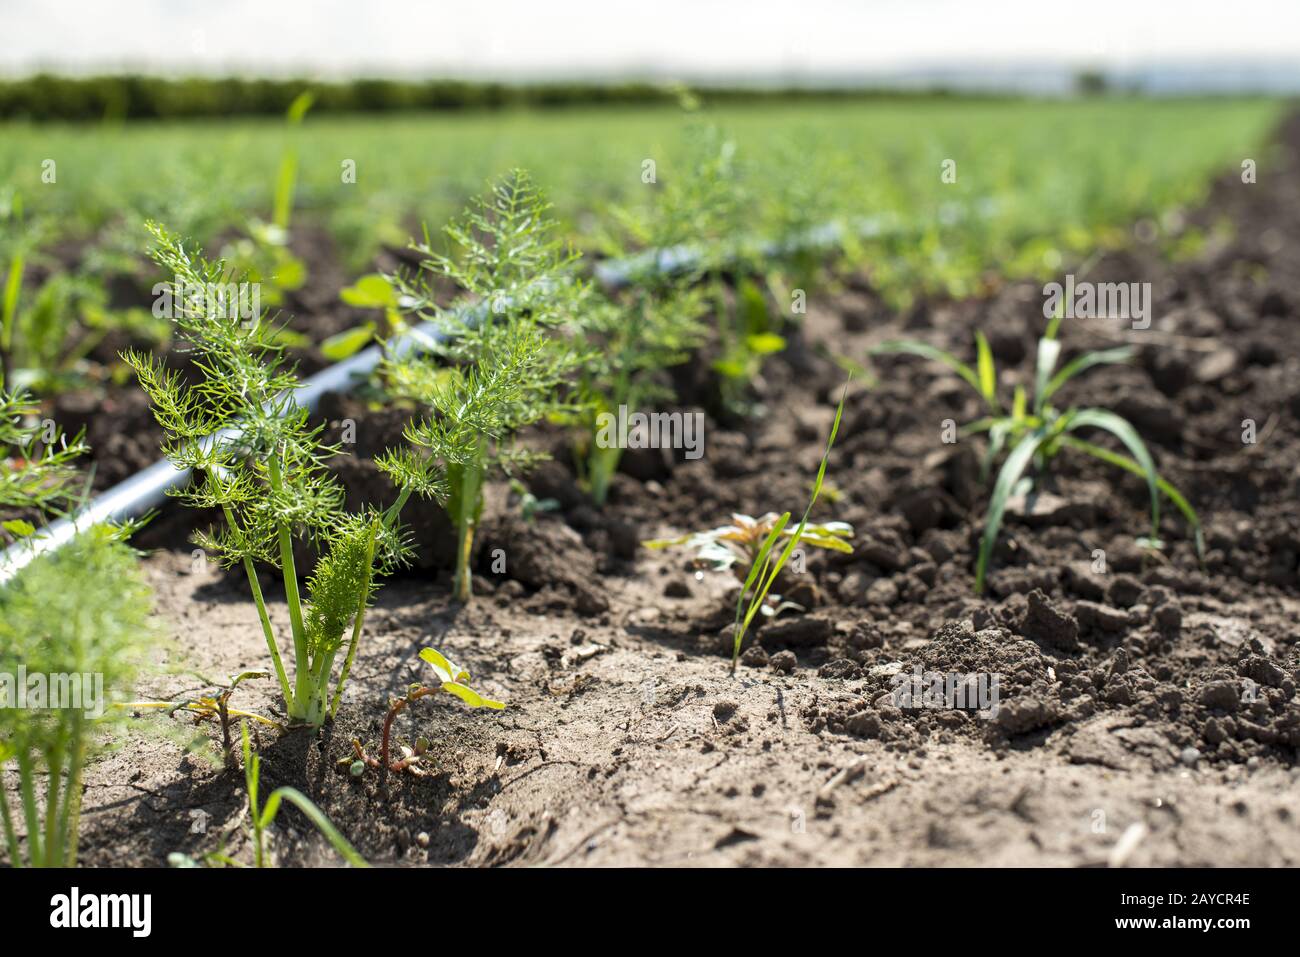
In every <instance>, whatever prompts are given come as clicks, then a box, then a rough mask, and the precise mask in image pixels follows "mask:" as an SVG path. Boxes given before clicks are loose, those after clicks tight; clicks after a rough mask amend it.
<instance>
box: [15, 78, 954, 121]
mask: <svg viewBox="0 0 1300 957" xmlns="http://www.w3.org/2000/svg"><path fill="white" fill-rule="evenodd" d="M304 90H310V91H311V92H312V93H313V94H314V95H315V105H314V106H313V107H312V112H313V113H386V112H399V111H414V110H496V109H511V108H533V109H548V108H556V107H565V106H581V105H602V104H605V105H613V104H654V103H663V104H670V103H676V102H678V101H679V99H680V98H681V97H682V96H683V95H688V94H684V93H683V91H682V89H681V88H680V87H673V86H668V85H657V84H653V83H643V82H625V83H608V84H602V83H553V82H552V83H528V84H505V83H478V82H470V81H463V80H423V81H409V80H386V79H369V80H366V79H358V80H351V81H347V82H341V83H333V82H317V81H313V80H257V79H237V78H228V79H219V78H207V77H193V78H189V79H165V78H162V77H153V76H99V77H61V76H53V75H50V74H40V75H37V76H32V77H27V78H25V79H21V80H6V81H0V119H19V118H21V119H30V120H36V121H46V120H105V119H106V120H148V119H173V118H183V117H206V116H235V115H245V116H272V115H276V114H281V113H283V112H284V111H285V110H286V109H287V108H288V106H289V104H290V103H292V102H293V100H294V98H295V97H296V96H298V94H299V93H301V92H303V91H304ZM695 92H696V93H698V94H700V95H701V96H702V97H703V98H704V99H705V100H706V101H708V102H710V103H719V102H733V103H734V102H742V101H748V100H770V99H818V100H825V99H847V98H857V97H865V96H873V97H878V98H895V97H898V98H901V97H916V96H943V95H951V94H950V91H946V90H941V89H935V90H926V91H924V92H919V91H917V92H900V91H889V90H876V91H870V90H862V89H810V88H790V89H766V88H765V89H755V88H745V87H721V86H720V87H703V88H697V89H696V90H695Z"/></svg>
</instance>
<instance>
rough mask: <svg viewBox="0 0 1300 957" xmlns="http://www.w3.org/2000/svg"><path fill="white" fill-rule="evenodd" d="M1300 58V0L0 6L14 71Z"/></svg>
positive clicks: (687, 68) (756, 71)
mask: <svg viewBox="0 0 1300 957" xmlns="http://www.w3.org/2000/svg"><path fill="white" fill-rule="evenodd" d="M1206 59H1215V60H1236V61H1245V62H1258V61H1260V60H1285V61H1290V62H1291V63H1297V62H1300V0H1247V2H1244V3H1237V4H1225V3H1224V2H1223V0H1087V2H1070V3H1066V2H1061V0H859V2H851V0H745V2H740V0H726V2H724V0H462V2H458V3H449V2H445V0H425V2H419V0H316V2H312V0H0V72H4V73H10V74H13V73H26V72H29V71H31V70H33V69H37V68H50V69H58V70H65V71H87V70H96V69H100V70H103V69H107V70H119V69H131V70H141V71H154V70H162V71H167V72H181V73H196V72H204V73H229V72H240V73H258V74H270V75H275V74H285V73H303V72H306V73H312V74H321V75H348V74H355V73H369V74H377V73H384V74H410V75H416V76H446V75H467V74H472V75H477V76H485V75H486V76H493V75H496V76H510V75H521V74H522V75H538V74H547V73H550V74H559V75H578V74H583V73H599V74H611V73H614V74H657V75H663V74H679V75H685V76H701V75H707V74H714V75H718V76H738V75H744V76H751V77H761V76H789V75H792V74H804V75H809V76H815V75H818V74H822V75H828V74H829V75H834V74H841V75H842V74H846V73H848V74H870V73H880V72H887V71H891V70H900V69H906V68H909V67H912V68H915V67H936V66H945V65H950V66H969V65H972V64H991V65H995V66H1001V67H1003V68H1005V67H1007V66H1009V65H1013V64H1015V63H1034V64H1039V65H1044V64H1046V65H1059V66H1070V67H1075V66H1083V65H1087V66H1102V67H1110V68H1118V69H1142V68H1144V67H1148V66H1150V65H1151V64H1152V63H1153V62H1156V61H1166V62H1167V61H1188V60H1198V61H1203V60H1206Z"/></svg>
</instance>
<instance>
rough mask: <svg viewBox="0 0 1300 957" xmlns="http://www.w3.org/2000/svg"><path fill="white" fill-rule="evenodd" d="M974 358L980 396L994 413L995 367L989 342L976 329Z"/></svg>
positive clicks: (996, 387) (996, 402) (995, 392)
mask: <svg viewBox="0 0 1300 957" xmlns="http://www.w3.org/2000/svg"><path fill="white" fill-rule="evenodd" d="M975 356H976V371H977V373H978V375H979V390H980V395H981V396H983V398H984V404H985V405H987V406H988V407H989V408H990V409H992V410H993V411H994V412H996V411H997V410H998V374H997V367H996V366H995V365H994V364H993V350H992V349H990V348H989V341H988V339H987V338H985V336H984V333H983V332H981V331H979V330H978V329H976V330H975Z"/></svg>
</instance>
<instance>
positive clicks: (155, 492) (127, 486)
mask: <svg viewBox="0 0 1300 957" xmlns="http://www.w3.org/2000/svg"><path fill="white" fill-rule="evenodd" d="M991 209H992V207H991V205H989V204H988V203H983V204H980V205H978V206H977V207H976V208H975V213H976V215H977V216H985V215H987V214H988V213H989V212H990V211H991ZM965 212H966V209H965V208H964V207H958V206H955V205H954V206H948V207H943V208H941V209H940V211H939V220H940V221H941V222H945V223H949V222H955V221H956V219H957V218H959V217H960V216H961V215H963V214H964V213H965ZM903 227H904V224H903V223H902V222H901V220H899V218H898V217H896V216H873V217H868V218H864V219H859V220H855V221H853V222H851V223H849V224H848V226H847V227H846V226H843V225H841V224H840V223H828V224H826V225H824V226H819V227H817V228H815V229H812V230H809V231H808V232H807V233H805V234H804V235H803V236H799V237H796V238H794V239H792V240H787V241H785V242H782V243H777V242H767V243H763V244H760V245H759V246H758V247H757V249H758V251H759V253H760V254H762V255H765V256H775V255H779V254H782V253H788V252H791V251H794V250H799V249H821V248H829V247H831V246H834V245H835V244H836V243H838V242H839V241H840V240H841V238H842V237H843V236H844V235H845V234H846V233H848V234H855V233H856V234H857V235H858V236H862V237H865V238H868V239H870V238H875V237H880V236H885V235H888V234H889V233H891V232H898V231H901V230H902V229H903ZM704 260H705V253H704V251H703V250H702V249H699V248H696V247H691V246H675V247H672V248H670V249H661V250H658V251H657V252H655V251H652V252H648V253H642V254H640V255H638V256H632V257H630V258H628V259H616V260H605V261H603V262H599V263H597V264H596V267H595V275H596V279H597V280H598V281H599V282H600V283H601V284H602V285H604V286H606V287H607V288H611V289H617V288H620V287H623V286H626V285H628V284H629V283H632V282H635V281H637V280H638V279H639V278H641V277H643V276H645V275H647V274H653V273H672V272H678V271H681V270H684V269H688V268H691V267H693V266H697V265H700V264H702V263H703V262H704ZM446 335H447V333H446V331H445V329H444V328H441V327H440V326H439V325H438V324H437V323H433V322H425V323H422V324H421V325H419V326H416V327H414V328H412V329H411V330H410V331H408V332H407V333H406V334H404V335H403V336H401V337H400V338H398V339H397V340H395V341H394V342H392V343H390V344H389V345H388V349H389V350H391V351H394V352H396V353H399V354H400V353H404V352H407V351H409V350H412V349H419V350H423V349H425V348H427V347H428V346H429V345H432V344H436V343H438V342H442V341H443V340H445V338H446ZM383 356H384V347H381V346H377V345H376V346H370V347H369V348H367V349H364V350H362V351H361V352H358V353H357V354H356V355H354V356H352V357H350V358H347V359H344V360H343V361H342V362H338V363H335V364H334V365H332V366H330V367H329V368H327V369H322V370H321V371H320V372H318V373H316V374H315V375H313V376H311V377H309V378H308V379H307V380H306V381H304V382H303V384H302V387H301V388H299V389H297V390H296V391H295V392H294V393H293V398H294V401H295V403H296V404H297V405H298V406H299V407H301V408H305V409H308V410H309V411H310V410H314V409H315V408H316V406H317V404H319V402H320V400H321V398H322V397H323V396H324V395H326V394H327V393H330V392H348V391H351V390H352V389H353V388H354V387H355V386H356V385H358V384H359V383H361V382H363V381H365V380H366V379H368V378H369V377H370V374H371V373H372V372H374V370H375V369H376V368H378V366H379V363H380V361H381V360H382V359H383ZM238 435H239V431H238V430H237V429H225V430H223V431H221V432H218V433H215V434H214V435H211V436H209V437H208V438H207V439H205V440H204V442H205V444H206V445H207V446H209V447H210V446H211V445H212V444H214V443H216V442H222V441H228V440H230V439H234V438H237V437H238ZM190 477H191V474H190V470H189V469H181V468H177V467H176V466H175V465H173V464H172V463H171V462H170V461H168V460H166V459H164V460H162V461H161V462H155V463H154V464H153V465H151V466H149V467H148V468H147V469H145V470H144V471H142V472H137V473H136V474H135V475H133V476H131V477H130V478H129V479H127V480H126V481H125V482H120V483H118V484H117V485H114V486H113V487H112V488H110V489H109V490H108V491H107V492H104V493H103V494H102V495H100V496H98V497H97V498H96V499H95V500H94V501H92V502H90V504H88V505H86V506H85V507H84V508H82V509H80V510H78V511H77V512H76V513H75V514H74V515H72V516H70V517H68V518H61V519H58V520H56V521H54V522H51V523H50V524H49V525H48V526H46V527H45V528H43V529H41V530H40V531H39V532H37V533H36V534H35V535H33V536H31V537H30V538H27V539H25V540H23V541H21V542H19V543H18V544H16V545H12V546H10V547H9V548H8V549H7V550H5V551H4V552H0V584H4V583H5V582H6V581H8V580H9V579H10V578H12V577H13V576H14V575H16V574H17V573H18V572H19V570H21V569H22V568H24V567H25V566H27V565H28V564H29V563H30V562H31V561H32V560H33V559H35V558H36V557H37V556H39V555H43V554H45V553H47V552H52V551H54V550H56V549H58V548H61V547H63V546H64V545H66V544H67V543H68V542H70V541H72V540H73V539H74V538H76V536H77V535H78V534H80V533H81V532H83V531H85V530H86V529H88V528H91V527H93V526H95V525H99V524H102V523H104V522H125V521H127V520H129V519H133V518H139V517H140V516H142V515H144V514H145V513H147V512H148V511H149V510H150V509H153V508H157V507H158V506H160V505H162V504H163V502H165V501H166V500H167V493H168V491H169V490H171V489H177V488H184V487H185V486H186V485H188V484H189V481H190Z"/></svg>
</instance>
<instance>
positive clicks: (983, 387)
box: [873, 321, 1204, 593]
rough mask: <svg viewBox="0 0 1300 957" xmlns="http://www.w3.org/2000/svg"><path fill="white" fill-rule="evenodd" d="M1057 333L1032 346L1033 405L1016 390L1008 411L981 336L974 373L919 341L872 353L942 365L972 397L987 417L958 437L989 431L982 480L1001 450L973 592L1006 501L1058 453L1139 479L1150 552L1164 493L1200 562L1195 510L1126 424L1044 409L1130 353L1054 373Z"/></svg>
mask: <svg viewBox="0 0 1300 957" xmlns="http://www.w3.org/2000/svg"><path fill="white" fill-rule="evenodd" d="M1058 328H1059V321H1053V322H1052V323H1051V324H1050V325H1049V327H1048V330H1047V333H1046V334H1045V335H1044V336H1043V338H1041V339H1039V341H1038V353H1037V357H1036V362H1035V368H1034V390H1033V397H1032V405H1031V404H1030V401H1029V398H1028V397H1027V396H1026V394H1025V391H1024V389H1023V388H1022V387H1018V388H1017V389H1016V391H1015V396H1014V399H1013V402H1012V407H1011V412H1010V413H1003V411H1002V406H1001V404H1000V403H999V400H998V394H997V392H998V390H997V372H996V369H995V367H994V362H993V354H992V352H991V351H990V349H989V346H988V342H987V341H986V339H985V337H984V335H983V333H981V332H976V334H975V340H976V357H977V359H976V367H975V368H971V367H970V366H969V365H967V364H966V363H964V362H962V361H961V360H960V359H958V358H957V357H956V356H954V355H952V354H951V353H948V352H945V351H943V350H941V349H936V348H935V347H934V346H930V345H927V344H926V343H923V342H915V341H911V340H894V341H890V342H886V343H882V344H881V345H880V346H877V347H876V348H875V349H874V350H873V353H874V354H883V353H891V352H892V353H907V354H910V355H916V356H921V357H923V358H926V359H931V360H933V361H937V362H941V363H942V364H944V365H945V366H947V367H948V368H949V369H951V370H952V371H954V372H955V373H957V375H958V376H960V377H961V378H962V379H963V380H964V381H965V382H966V383H968V384H969V385H970V386H971V388H973V389H974V390H975V391H976V392H977V393H978V394H979V396H980V398H981V400H982V401H983V402H984V405H985V407H986V408H987V409H988V412H989V415H987V416H985V417H984V418H981V419H978V420H977V421H975V422H972V423H970V424H968V425H966V426H964V427H963V429H962V433H963V434H966V435H972V434H977V433H980V432H987V433H988V436H989V441H988V448H987V451H986V452H985V455H984V462H983V464H982V466H981V477H982V478H984V479H987V477H988V475H989V472H990V471H991V469H992V467H993V465H994V464H995V463H996V461H997V459H998V457H999V456H1000V455H1001V453H1002V452H1003V450H1007V457H1006V459H1005V461H1004V462H1003V464H1002V467H1001V469H1000V470H999V472H998V475H997V479H996V480H995V482H994V484H993V490H992V493H991V495H990V497H989V506H988V511H987V513H986V515H985V518H984V533H983V535H982V536H981V538H980V553H979V559H978V561H977V563H976V566H975V591H976V592H977V593H982V592H983V591H984V582H985V577H986V575H987V573H988V567H989V562H990V561H991V560H992V556H993V549H994V546H995V545H996V544H997V536H998V532H999V530H1000V529H1001V527H1002V519H1003V516H1004V514H1005V512H1006V506H1007V502H1008V501H1009V500H1010V499H1011V498H1012V497H1013V496H1014V495H1016V494H1017V493H1019V492H1027V491H1028V490H1029V489H1030V488H1032V487H1033V485H1035V484H1037V482H1038V481H1039V480H1041V476H1042V475H1043V474H1044V473H1045V472H1046V471H1047V469H1048V467H1049V465H1050V463H1051V461H1052V459H1053V458H1054V457H1055V456H1056V454H1057V453H1058V452H1059V451H1060V450H1061V449H1062V448H1073V449H1076V450H1078V451H1081V452H1085V453H1087V454H1088V455H1091V456H1093V457H1094V458H1097V459H1100V460H1101V461H1103V462H1106V463H1108V464H1110V465H1114V466H1115V467H1117V468H1120V469H1123V470H1124V471H1126V472H1130V473H1132V474H1134V475H1139V476H1141V477H1142V478H1144V479H1146V482H1147V487H1148V489H1149V490H1150V494H1151V534H1150V537H1149V538H1148V539H1147V544H1148V545H1149V546H1151V547H1153V548H1159V547H1161V542H1160V496H1161V495H1162V494H1163V495H1164V496H1165V497H1166V498H1168V499H1169V500H1170V501H1171V502H1172V503H1173V504H1174V507H1175V508H1177V509H1178V511H1179V512H1181V513H1182V515H1183V517H1184V518H1185V519H1186V520H1187V522H1188V524H1189V525H1191V527H1192V532H1193V536H1194V539H1195V542H1196V552H1197V554H1198V555H1202V556H1203V553H1204V539H1203V536H1202V532H1201V523H1200V519H1199V518H1198V517H1197V515H1196V511H1195V510H1194V509H1193V508H1192V507H1191V505H1190V504H1189V503H1188V501H1187V499H1186V498H1185V497H1184V496H1183V495H1182V493H1181V492H1179V491H1178V490H1177V489H1176V488H1174V486H1172V485H1171V484H1170V483H1169V482H1167V481H1165V480H1164V479H1163V478H1161V477H1160V475H1159V474H1158V473H1157V471H1156V467H1155V462H1154V460H1153V459H1152V458H1151V453H1150V452H1149V451H1147V447H1146V444H1145V443H1144V442H1143V441H1142V438H1141V436H1140V435H1139V434H1138V432H1137V430H1136V429H1135V428H1133V426H1132V425H1131V424H1130V423H1129V422H1127V421H1126V420H1125V419H1123V418H1121V417H1120V416H1118V415H1116V414H1115V413H1113V412H1110V411H1107V410H1105V409H1093V408H1086V409H1075V408H1069V409H1064V410H1061V409H1057V408H1056V407H1054V406H1053V405H1052V404H1051V401H1050V400H1051V399H1052V398H1053V397H1054V396H1055V395H1056V392H1057V391H1058V390H1059V389H1060V388H1061V387H1062V386H1064V385H1065V384H1066V383H1067V382H1069V381H1070V380H1071V379H1073V378H1074V377H1075V376H1077V375H1079V373H1081V372H1084V371H1086V370H1087V369H1091V368H1092V367H1093V366H1098V365H1106V364H1113V363H1120V362H1127V361H1128V360H1129V359H1130V358H1132V355H1133V352H1132V350H1131V349H1129V348H1127V347H1121V348H1116V349H1104V350H1099V351H1095V352H1085V353H1082V354H1080V355H1078V356H1076V357H1075V358H1073V359H1072V360H1070V361H1069V362H1068V363H1066V364H1065V366H1064V367H1063V368H1061V369H1060V370H1059V371H1058V370H1057V368H1056V366H1057V362H1058V360H1059V359H1060V355H1061V343H1060V340H1058V339H1057V338H1056V332H1057V329H1058ZM1079 429H1100V430H1101V431H1104V432H1109V433H1110V434H1111V435H1112V436H1114V437H1115V438H1116V439H1118V440H1119V441H1120V443H1121V444H1123V445H1124V447H1125V448H1126V449H1127V450H1128V452H1129V453H1130V455H1131V456H1132V457H1131V458H1130V457H1129V456H1126V455H1123V454H1121V453H1118V452H1114V451H1111V450H1109V449H1106V448H1104V447H1101V446H1097V445H1094V444H1093V443H1091V442H1087V441H1085V440H1083V439H1081V438H1079V437H1077V436H1075V435H1073V434H1072V433H1073V432H1075V431H1076V430H1079ZM1031 464H1034V465H1036V472H1037V474H1038V476H1039V479H1034V478H1026V476H1025V473H1026V471H1028V469H1029V467H1030V465H1031Z"/></svg>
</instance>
